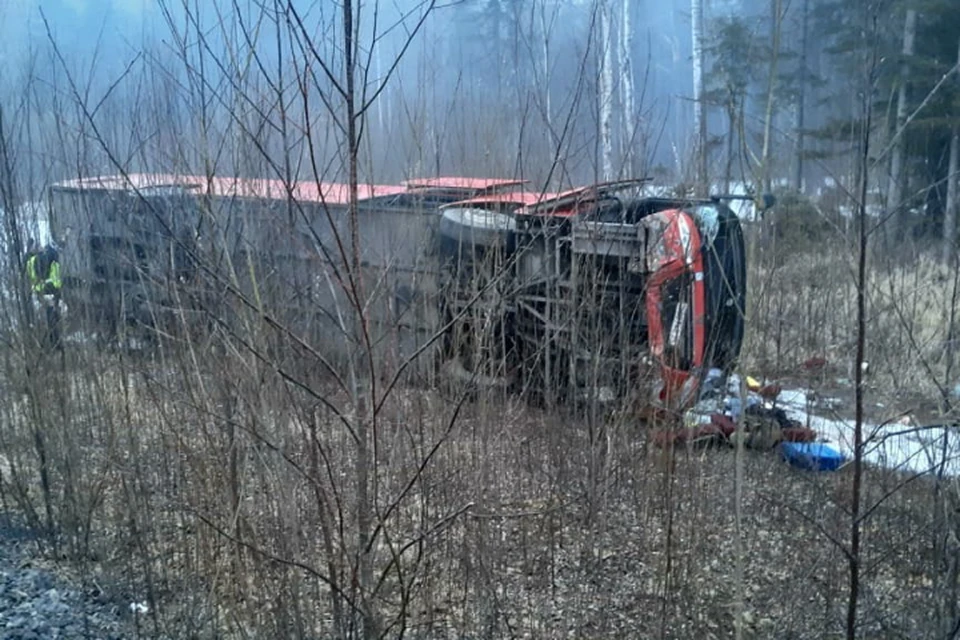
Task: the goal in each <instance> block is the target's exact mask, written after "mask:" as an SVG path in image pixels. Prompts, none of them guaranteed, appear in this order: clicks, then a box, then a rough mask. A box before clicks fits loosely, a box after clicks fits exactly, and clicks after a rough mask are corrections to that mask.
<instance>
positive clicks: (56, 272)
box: [27, 255, 63, 293]
mask: <svg viewBox="0 0 960 640" xmlns="http://www.w3.org/2000/svg"><path fill="white" fill-rule="evenodd" d="M37 257H38V256H36V255H32V256H30V259H29V260H27V276H28V277H29V278H30V288H31V289H32V290H33V291H34V293H43V292H44V291H45V290H46V288H47V285H50V286H52V287H53V288H54V289H55V290H57V291H60V289H61V287H63V281H62V280H61V279H60V262H59V261H57V260H54V261H53V262H51V263H50V268H49V269H48V271H47V277H46V278H40V276H39V274H37Z"/></svg>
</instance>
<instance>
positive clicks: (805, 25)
mask: <svg viewBox="0 0 960 640" xmlns="http://www.w3.org/2000/svg"><path fill="white" fill-rule="evenodd" d="M800 10H801V12H802V15H801V17H800V20H801V27H800V88H799V92H798V95H797V159H796V164H795V165H794V175H793V186H794V188H796V190H797V191H803V170H804V163H803V160H804V158H803V155H804V153H806V148H805V146H806V140H805V138H804V128H805V127H806V115H807V114H806V107H807V44H808V42H809V30H810V0H803V6H802V7H801V9H800Z"/></svg>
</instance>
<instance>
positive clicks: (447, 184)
mask: <svg viewBox="0 0 960 640" xmlns="http://www.w3.org/2000/svg"><path fill="white" fill-rule="evenodd" d="M527 182H528V181H527V180H511V179H505V178H468V177H464V176H447V177H441V178H416V179H414V180H404V181H403V182H401V183H400V184H402V185H403V186H405V187H408V188H411V189H475V190H478V191H479V190H483V189H493V188H506V187H515V186H519V185H521V184H525V183H527Z"/></svg>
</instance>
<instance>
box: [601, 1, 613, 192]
mask: <svg viewBox="0 0 960 640" xmlns="http://www.w3.org/2000/svg"><path fill="white" fill-rule="evenodd" d="M612 45H613V37H612V35H611V28H610V7H609V6H608V4H607V0H600V51H601V62H600V147H601V155H602V167H603V173H602V178H603V180H613V49H612Z"/></svg>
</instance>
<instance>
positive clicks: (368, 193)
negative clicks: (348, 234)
mask: <svg viewBox="0 0 960 640" xmlns="http://www.w3.org/2000/svg"><path fill="white" fill-rule="evenodd" d="M57 186H60V187H66V188H73V189H104V190H107V191H127V190H143V189H151V188H163V187H179V188H185V189H192V190H196V191H197V192H200V193H204V194H207V195H212V196H221V197H228V198H230V197H232V198H259V199H264V200H284V199H286V198H287V197H288V196H293V198H294V199H295V200H298V201H301V202H316V203H327V204H341V205H342V204H347V203H348V202H349V199H350V187H349V185H346V184H343V183H339V182H319V183H317V182H309V181H299V182H292V183H284V181H283V180H267V179H260V178H218V177H214V178H210V179H207V178H204V177H202V176H183V175H173V174H154V173H150V174H145V173H133V174H127V175H126V176H99V177H94V178H82V179H78V180H68V181H66V182H61V183H59V184H58V185H57ZM404 192H406V189H405V188H404V187H401V186H396V185H370V184H360V185H357V196H358V198H359V199H360V200H368V199H370V198H376V197H379V196H389V195H396V194H399V193H404Z"/></svg>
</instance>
